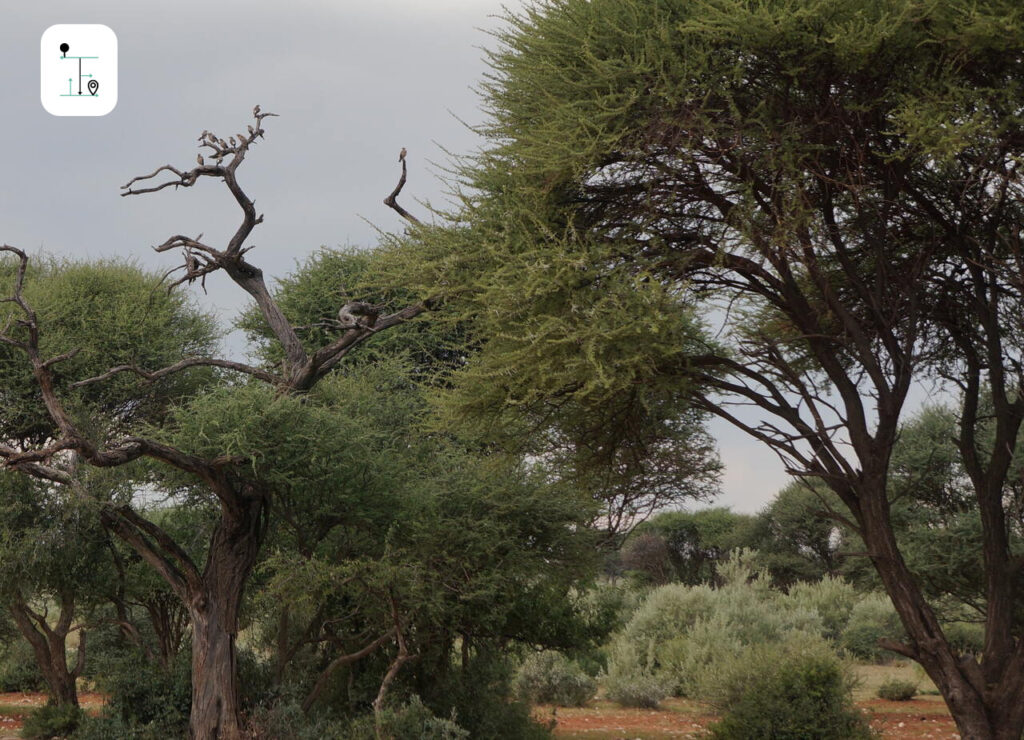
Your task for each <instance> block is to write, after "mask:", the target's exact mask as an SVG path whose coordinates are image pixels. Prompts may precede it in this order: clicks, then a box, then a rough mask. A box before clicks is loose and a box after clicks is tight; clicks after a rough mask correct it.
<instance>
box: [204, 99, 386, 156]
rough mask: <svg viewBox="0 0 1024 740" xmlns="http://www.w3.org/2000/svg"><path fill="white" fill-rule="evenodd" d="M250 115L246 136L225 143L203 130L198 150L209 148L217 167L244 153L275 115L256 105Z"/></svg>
mask: <svg viewBox="0 0 1024 740" xmlns="http://www.w3.org/2000/svg"><path fill="white" fill-rule="evenodd" d="M252 115H253V118H255V119H256V126H255V127H254V126H253V125H252V124H249V125H248V126H246V128H247V129H248V131H249V133H248V135H246V134H241V133H240V134H237V135H236V136H237V139H236V138H235V136H229V137H228V138H227V141H225V140H224V139H221V138H220V137H218V136H217V135H216V134H214V133H212V132H210V131H207V130H206V129H203V133H201V134H199V146H200V148H202V147H209V148H210V149H211V150H212V153H211V154H207V156H208V157H209V158H210V159H211V161H212V162H216V164H218V165H219V164H220V163H221V162H223V161H224V157H226V156H227V155H229V154H236V153H238V152H241V151H244V150H245V149H246V148H248V146H249V145H250V144H252V143H253V141H255V140H256V138H257V137H259V138H261V139H262V138H263V134H264V131H263V129H262V128H261V127H259V124H260V122H261V121H262V120H263V119H264V118H266V117H267V116H276V115H277V114H276V113H262V112H261V111H260V107H259V106H258V105H257V106H256V107H255V108H253V109H252ZM402 151H403V152H404V151H405V150H404V149H403V150H402ZM196 163H197V164H198V165H199V166H200V167H205V166H206V157H204V156H203V155H202V153H199V154H197V155H196Z"/></svg>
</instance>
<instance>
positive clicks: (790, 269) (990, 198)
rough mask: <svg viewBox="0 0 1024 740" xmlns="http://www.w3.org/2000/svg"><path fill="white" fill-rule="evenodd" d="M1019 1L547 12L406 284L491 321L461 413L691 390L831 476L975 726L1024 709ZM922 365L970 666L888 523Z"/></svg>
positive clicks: (943, 683)
mask: <svg viewBox="0 0 1024 740" xmlns="http://www.w3.org/2000/svg"><path fill="white" fill-rule="evenodd" d="M1021 13H1022V11H1021V9H1020V8H1019V6H1018V4H1016V3H1013V2H1009V0H991V1H990V2H984V3H975V2H966V1H960V0H954V1H952V2H942V3H939V2H922V1H921V0H882V1H880V2H878V1H875V0H863V1H861V0H853V1H850V0H843V1H842V2H840V1H838V0H800V1H799V2H794V1H793V0H767V1H766V2H762V1H758V2H754V1H753V0H713V1H712V2H684V1H683V0H659V1H657V2H649V1H647V0H549V1H547V2H540V3H538V4H536V5H532V6H530V7H528V8H527V9H526V10H525V11H524V12H523V13H522V14H521V15H518V16H511V17H509V19H508V22H509V28H508V30H507V31H505V32H504V33H502V34H500V35H499V43H500V44H501V46H500V48H499V49H497V50H496V51H495V52H494V53H493V54H492V56H491V66H492V72H491V74H490V75H489V76H488V78H487V79H486V80H485V82H484V83H483V86H482V87H483V91H484V94H485V105H486V106H487V108H488V110H489V112H490V114H491V116H490V122H489V123H488V124H486V125H485V126H483V127H482V131H483V133H484V134H485V135H486V136H487V137H488V145H487V147H486V148H485V149H484V151H483V152H482V153H481V154H480V155H479V156H476V157H473V158H471V159H470V160H468V161H467V162H466V163H465V166H464V168H463V170H462V172H461V173H460V177H461V180H462V181H463V182H464V183H465V185H466V187H465V188H464V189H463V191H462V193H463V205H462V208H461V209H459V211H458V212H457V213H456V214H455V217H454V219H453V221H452V222H451V223H450V224H449V227H448V228H438V229H436V230H424V231H423V232H421V233H420V234H419V235H418V236H419V238H418V239H415V240H412V241H411V242H409V243H408V244H406V245H405V247H404V248H403V249H396V255H397V256H400V257H401V259H402V260H404V261H405V262H404V264H405V265H413V270H414V272H411V271H409V270H408V269H406V270H405V271H404V273H403V274H404V276H405V280H406V281H407V282H406V284H407V285H408V281H409V280H415V279H419V280H420V285H421V287H422V290H423V291H424V293H425V294H429V295H431V296H432V297H434V298H436V299H442V298H445V299H449V300H450V301H452V302H453V304H455V303H458V302H460V301H461V305H462V306H463V310H464V312H465V314H467V315H475V316H477V317H479V320H480V321H481V322H482V324H483V325H484V326H485V327H489V328H491V329H493V331H484V332H483V333H484V335H486V336H490V337H494V339H492V340H490V341H489V342H488V344H487V346H486V347H485V348H484V351H483V355H482V356H481V358H480V359H479V360H478V361H476V362H475V363H473V364H472V365H471V367H470V368H468V372H467V374H466V375H465V376H464V379H463V381H462V387H463V389H465V390H466V391H467V392H468V394H467V395H468V400H467V401H466V403H465V408H467V409H472V408H474V407H478V406H479V405H480V404H481V403H484V402H492V403H510V404H515V405H518V406H522V405H524V404H534V405H535V406H537V407H543V406H544V404H547V403H555V402H563V403H564V399H566V398H582V399H587V398H596V397H597V396H598V394H603V395H604V396H605V397H608V398H619V397H622V396H625V395H626V394H629V393H633V392H635V391H636V389H638V388H642V389H644V393H646V394H647V395H648V396H649V397H650V396H651V395H656V394H668V393H679V394H685V395H686V396H687V397H689V398H691V399H692V401H693V403H694V404H695V405H696V407H697V408H698V409H702V410H704V411H706V412H707V413H710V414H714V415H716V416H718V417H720V418H722V419H725V420H727V421H728V422H730V423H732V424H734V425H735V426H737V427H738V428H740V429H742V430H744V431H745V432H746V433H748V434H749V435H751V436H752V437H754V438H755V439H758V440H760V441H762V442H763V443H764V444H766V445H768V446H769V447H771V448H772V449H773V450H775V451H776V452H777V453H778V454H779V455H780V456H781V458H782V459H783V460H784V462H785V464H786V466H787V468H788V470H789V471H790V472H791V473H793V474H794V475H797V476H802V477H808V478H812V479H816V480H820V481H822V482H824V483H825V484H826V485H828V486H829V487H830V488H831V489H832V490H833V491H834V492H835V494H836V495H837V496H838V497H839V498H840V499H841V501H842V502H843V504H844V506H845V508H846V510H847V511H848V517H847V518H848V523H849V525H850V527H851V529H854V530H855V531H856V532H857V533H858V534H859V536H860V537H861V539H862V540H863V541H864V543H865V546H866V550H867V552H868V554H869V556H870V558H871V560H872V562H873V564H874V566H875V568H876V569H877V571H878V574H879V577H880V579H881V581H882V583H883V585H884V587H885V589H886V591H887V592H888V594H889V596H890V597H891V598H892V600H893V603H894V605H895V607H896V609H897V612H898V613H899V616H900V618H901V620H902V622H903V625H904V628H905V630H906V633H907V636H908V639H907V640H906V641H905V642H902V643H895V642H894V643H891V645H890V647H891V648H892V649H894V650H896V651H897V652H899V653H901V654H903V655H906V656H908V657H910V658H912V659H914V660H916V661H918V662H919V663H920V664H921V665H922V666H923V667H924V669H925V670H926V671H927V673H928V675H929V676H930V677H931V678H932V680H934V681H935V683H936V685H937V686H938V687H939V689H940V691H941V692H942V694H943V696H944V697H945V699H946V702H947V703H948V705H949V707H950V710H951V712H952V714H953V716H954V718H955V719H956V722H957V724H958V727H959V728H960V731H961V733H962V734H963V735H964V736H965V737H970V738H979V739H985V738H1018V737H1019V736H1020V734H1021V730H1022V729H1024V703H1022V702H1020V701H1019V697H1020V694H1021V691H1022V689H1024V640H1022V639H1021V637H1022V635H1021V634H1020V632H1019V629H1018V627H1017V626H1016V624H1015V622H1014V620H1013V614H1014V612H1015V611H1016V610H1017V609H1018V608H1019V606H1020V602H1021V591H1020V589H1019V588H1018V582H1019V575H1020V572H1021V565H1022V561H1021V560H1020V558H1019V557H1018V556H1017V555H1016V554H1015V553H1014V552H1013V551H1012V549H1011V547H1010V541H1009V536H1008V528H1007V527H1008V513H1009V511H1010V510H1011V509H1012V508H1013V507H1016V503H1015V500H1016V498H1017V491H1016V487H1015V486H1013V485H1010V480H1009V477H1008V474H1009V473H1010V470H1011V468H1010V462H1011V457H1012V450H1013V449H1014V448H1015V447H1016V444H1015V442H1016V439H1017V437H1018V435H1019V432H1020V425H1021V419H1022V417H1024V397H1022V396H1021V392H1022V390H1024V341H1022V339H1024V334H1022V331H1021V324H1020V316H1021V315H1022V310H1021V309H1022V308H1024V305H1022V304H1024V300H1022V299H1024V284H1022V279H1021V277H1020V276H1021V266H1022V265H1024V249H1022V246H1024V244H1022V240H1021V233H1022V224H1024V212H1022V207H1021V202H1022V199H1021V196H1022V195H1024V192H1022V187H1024V186H1022V184H1021V180H1020V176H1019V162H1020V160H1021V157H1022V155H1024V115H1022V109H1024V74H1022V72H1024V27H1022V18H1021ZM396 265H397V266H396V269H397V270H398V271H399V272H401V269H400V268H401V265H400V264H398V261H397V260H396ZM701 317H703V323H704V327H702V326H701ZM498 327H500V330H499V329H498ZM702 329H713V330H714V333H713V334H710V335H709V333H708V332H707V331H706V330H702ZM925 377H931V378H938V379H939V380H940V381H941V380H945V381H947V382H948V383H949V386H950V387H951V388H952V389H954V390H955V391H958V392H959V393H961V394H962V400H963V404H962V409H961V412H960V414H959V429H958V447H959V453H960V457H961V459H962V462H963V466H964V470H965V471H966V474H967V477H968V478H969V480H970V484H971V496H972V498H973V501H974V505H975V506H977V508H978V511H979V514H980V524H981V540H982V554H983V559H984V582H985V592H986V593H985V607H984V608H985V619H986V625H985V627H986V643H985V649H984V651H983V654H982V655H981V656H979V657H975V656H973V655H962V654H959V653H958V652H957V650H956V649H955V648H954V647H952V646H951V645H950V643H949V641H948V640H947V639H946V636H945V635H944V633H943V629H942V626H941V624H940V622H939V619H938V618H937V616H936V613H935V610H934V609H933V607H932V605H931V604H930V603H929V601H928V599H927V598H926V595H925V593H924V592H923V591H922V589H921V587H920V584H919V583H918V582H917V581H916V580H915V578H914V576H913V573H912V572H911V570H910V569H909V568H908V566H907V563H906V561H905V559H904V557H903V555H902V553H901V551H900V548H899V545H898V542H897V539H896V536H895V534H894V531H893V526H892V524H893V522H892V512H891V506H890V501H889V497H888V478H889V474H890V461H891V457H892V451H893V446H894V444H895V442H896V439H897V435H898V430H899V428H900V423H901V418H902V415H903V412H904V407H905V404H906V401H907V396H908V392H909V390H910V388H911V386H912V384H913V383H914V381H915V380H917V379H921V378H925ZM983 398H990V399H991V404H990V407H989V408H990V411H989V412H988V413H987V414H985V413H983V405H982V399H983ZM986 430H990V432H989V431H986ZM983 432H984V433H983Z"/></svg>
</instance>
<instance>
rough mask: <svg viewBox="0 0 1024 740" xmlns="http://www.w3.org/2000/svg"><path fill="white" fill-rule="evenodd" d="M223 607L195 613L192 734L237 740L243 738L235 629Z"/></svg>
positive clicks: (201, 738) (196, 738) (211, 739)
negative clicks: (224, 613) (227, 618)
mask: <svg viewBox="0 0 1024 740" xmlns="http://www.w3.org/2000/svg"><path fill="white" fill-rule="evenodd" d="M218 611H222V610H216V609H211V610H205V609H204V610H203V611H202V612H200V613H196V612H193V615H192V711H191V715H190V716H189V737H191V738H194V740H237V738H241V737H242V730H241V719H240V715H239V710H240V704H239V697H238V671H237V667H238V666H237V660H236V655H235V636H236V635H235V632H234V631H233V630H234V629H235V628H234V627H233V626H231V627H229V626H228V625H225V624H224V623H223V621H222V615H218V614H217V613H216V612H218Z"/></svg>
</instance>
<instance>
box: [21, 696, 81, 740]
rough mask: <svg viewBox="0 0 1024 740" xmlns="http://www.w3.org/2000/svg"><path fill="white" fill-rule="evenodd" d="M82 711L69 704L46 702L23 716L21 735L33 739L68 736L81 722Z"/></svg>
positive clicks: (44, 739) (41, 739) (43, 739)
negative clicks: (23, 722) (61, 704)
mask: <svg viewBox="0 0 1024 740" xmlns="http://www.w3.org/2000/svg"><path fill="white" fill-rule="evenodd" d="M84 714H85V713H84V712H83V711H82V710H81V709H79V708H78V707H75V706H72V705H70V704H67V705H64V706H57V705H56V704H47V705H45V706H42V707H40V708H39V709H37V710H36V711H34V712H32V714H30V715H28V716H27V717H26V718H25V724H24V725H23V727H22V730H21V736H22V737H26V738H33V739H34V740H50V738H53V737H68V736H69V735H71V733H72V732H74V731H75V728H77V727H78V725H79V724H80V723H81V721H82V718H83V717H84Z"/></svg>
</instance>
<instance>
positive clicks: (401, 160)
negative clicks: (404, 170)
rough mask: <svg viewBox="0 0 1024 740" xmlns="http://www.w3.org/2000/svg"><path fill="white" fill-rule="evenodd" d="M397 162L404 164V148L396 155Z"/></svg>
mask: <svg viewBox="0 0 1024 740" xmlns="http://www.w3.org/2000/svg"><path fill="white" fill-rule="evenodd" d="M398 161H399V162H404V161H405V147H404V146H403V147H402V151H400V152H399V153H398Z"/></svg>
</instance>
